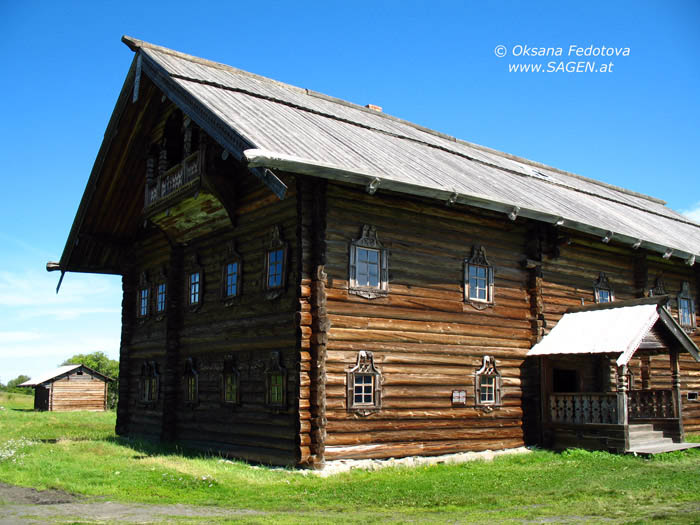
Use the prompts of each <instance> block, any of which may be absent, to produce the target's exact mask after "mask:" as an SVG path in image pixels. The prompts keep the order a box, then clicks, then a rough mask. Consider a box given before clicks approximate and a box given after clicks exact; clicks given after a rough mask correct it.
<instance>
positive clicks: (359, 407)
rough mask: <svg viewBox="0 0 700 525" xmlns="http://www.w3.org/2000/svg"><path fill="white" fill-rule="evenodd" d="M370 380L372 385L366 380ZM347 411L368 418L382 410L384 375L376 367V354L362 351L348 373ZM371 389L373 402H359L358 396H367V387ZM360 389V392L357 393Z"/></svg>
mask: <svg viewBox="0 0 700 525" xmlns="http://www.w3.org/2000/svg"><path fill="white" fill-rule="evenodd" d="M358 378H363V382H360V383H358V382H357V379H358ZM367 378H370V383H367V382H366V379H367ZM346 384H347V409H348V412H354V413H356V414H358V415H361V416H368V415H370V414H373V413H375V412H378V411H379V410H381V408H382V373H381V372H380V371H379V370H378V369H377V367H375V366H374V354H373V353H372V352H369V351H366V350H361V351H360V352H358V353H357V362H356V363H355V366H354V367H352V368H350V369H349V370H348V371H347V383H346ZM368 385H369V386H370V387H371V395H372V400H371V402H365V401H359V402H358V400H357V397H356V396H357V395H359V396H361V397H364V396H366V395H367V390H366V387H367V386H368ZM357 387H360V389H361V390H360V391H357Z"/></svg>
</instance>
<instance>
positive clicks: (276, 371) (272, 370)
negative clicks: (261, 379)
mask: <svg viewBox="0 0 700 525" xmlns="http://www.w3.org/2000/svg"><path fill="white" fill-rule="evenodd" d="M277 387H279V392H278V391H277ZM265 405H267V407H268V408H270V409H273V410H282V409H285V408H287V369H286V368H284V367H283V366H282V364H281V362H280V353H279V352H272V353H271V355H270V361H269V363H268V367H267V370H265Z"/></svg>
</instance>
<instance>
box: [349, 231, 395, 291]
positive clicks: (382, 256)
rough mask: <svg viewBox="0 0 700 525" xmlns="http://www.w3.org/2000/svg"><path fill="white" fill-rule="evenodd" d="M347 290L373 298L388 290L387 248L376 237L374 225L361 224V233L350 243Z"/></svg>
mask: <svg viewBox="0 0 700 525" xmlns="http://www.w3.org/2000/svg"><path fill="white" fill-rule="evenodd" d="M349 274H350V275H349V283H348V291H349V292H350V293H352V294H355V295H359V296H361V297H366V298H367V299H374V298H376V297H383V296H385V295H386V294H387V292H388V284H389V272H388V256H387V250H386V249H385V248H384V246H383V245H382V244H381V243H380V242H379V239H378V238H377V230H376V228H375V227H374V226H370V225H368V224H365V225H364V226H362V235H361V236H360V238H359V239H353V240H352V242H351V243H350V271H349Z"/></svg>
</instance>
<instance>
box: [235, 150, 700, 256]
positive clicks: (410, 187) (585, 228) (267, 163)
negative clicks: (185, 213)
mask: <svg viewBox="0 0 700 525" xmlns="http://www.w3.org/2000/svg"><path fill="white" fill-rule="evenodd" d="M243 157H244V162H246V163H247V165H248V167H250V168H255V167H266V168H275V169H279V170H283V171H288V172H291V173H299V174H302V175H311V176H313V177H319V178H323V179H328V180H333V181H337V182H346V183H349V184H357V185H360V186H364V187H365V188H366V190H367V191H368V193H369V188H374V189H375V191H376V188H378V187H380V186H381V189H382V190H389V191H395V192H398V193H405V194H408V195H415V196H419V197H427V198H431V199H436V200H438V201H442V202H445V203H446V204H447V205H448V206H453V205H455V204H464V205H467V206H474V207H476V208H482V209H485V210H491V211H496V212H501V213H504V214H506V215H507V216H508V217H509V218H510V217H512V219H511V220H515V218H517V217H524V218H528V219H533V220H536V221H540V222H545V223H549V224H553V225H555V226H558V227H565V228H570V229H572V230H576V231H580V232H583V233H588V234H591V235H594V236H596V237H599V238H600V239H601V241H602V242H606V241H605V240H606V239H607V242H609V241H610V240H611V239H612V238H613V237H614V238H615V241H616V242H617V243H620V244H624V245H627V246H631V247H632V248H634V249H639V248H644V249H646V250H649V251H651V252H655V253H659V254H661V255H662V256H663V255H666V254H668V253H669V250H671V252H670V253H671V254H672V255H673V256H674V257H677V258H680V259H683V260H684V261H685V262H686V263H688V264H691V265H692V264H694V263H695V256H696V254H693V253H690V252H686V251H683V250H679V249H676V248H670V247H668V246H664V245H662V244H658V243H655V242H653V241H649V240H644V239H640V238H638V237H634V236H630V235H625V234H624V233H619V232H613V231H610V230H606V229H603V228H599V227H597V226H593V225H590V224H586V223H582V222H579V221H575V220H571V219H567V218H566V217H562V216H560V215H554V214H550V213H546V212H541V211H538V210H533V209H528V208H526V207H522V206H521V205H520V204H519V203H515V202H497V201H494V200H493V199H491V198H489V197H487V196H485V195H479V194H476V193H474V194H469V195H466V194H461V193H458V192H457V191H455V190H440V189H435V188H427V187H425V186H420V185H417V184H410V183H406V182H399V181H395V180H392V179H389V178H386V177H384V176H383V175H382V174H380V173H375V172H370V171H365V170H361V169H352V170H348V169H346V168H344V167H342V166H338V165H335V164H330V163H326V162H321V161H315V160H309V159H302V158H299V157H296V156H293V155H287V154H284V153H277V152H272V151H268V150H263V149H247V150H245V151H243ZM373 193H374V192H372V194H373ZM697 255H700V254H697ZM669 256H670V255H669Z"/></svg>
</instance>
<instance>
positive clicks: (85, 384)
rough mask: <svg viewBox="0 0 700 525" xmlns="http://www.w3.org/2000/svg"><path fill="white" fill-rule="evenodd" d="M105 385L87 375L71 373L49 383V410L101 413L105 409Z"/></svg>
mask: <svg viewBox="0 0 700 525" xmlns="http://www.w3.org/2000/svg"><path fill="white" fill-rule="evenodd" d="M106 400H107V383H106V382H105V381H103V380H102V379H98V378H96V377H92V376H91V375H90V374H88V373H82V374H77V373H73V374H71V375H69V376H66V377H63V378H61V379H58V380H56V381H54V382H53V383H51V390H50V398H49V407H50V408H49V410H53V411H55V412H68V411H75V410H89V411H92V412H97V411H103V410H105V408H106Z"/></svg>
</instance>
